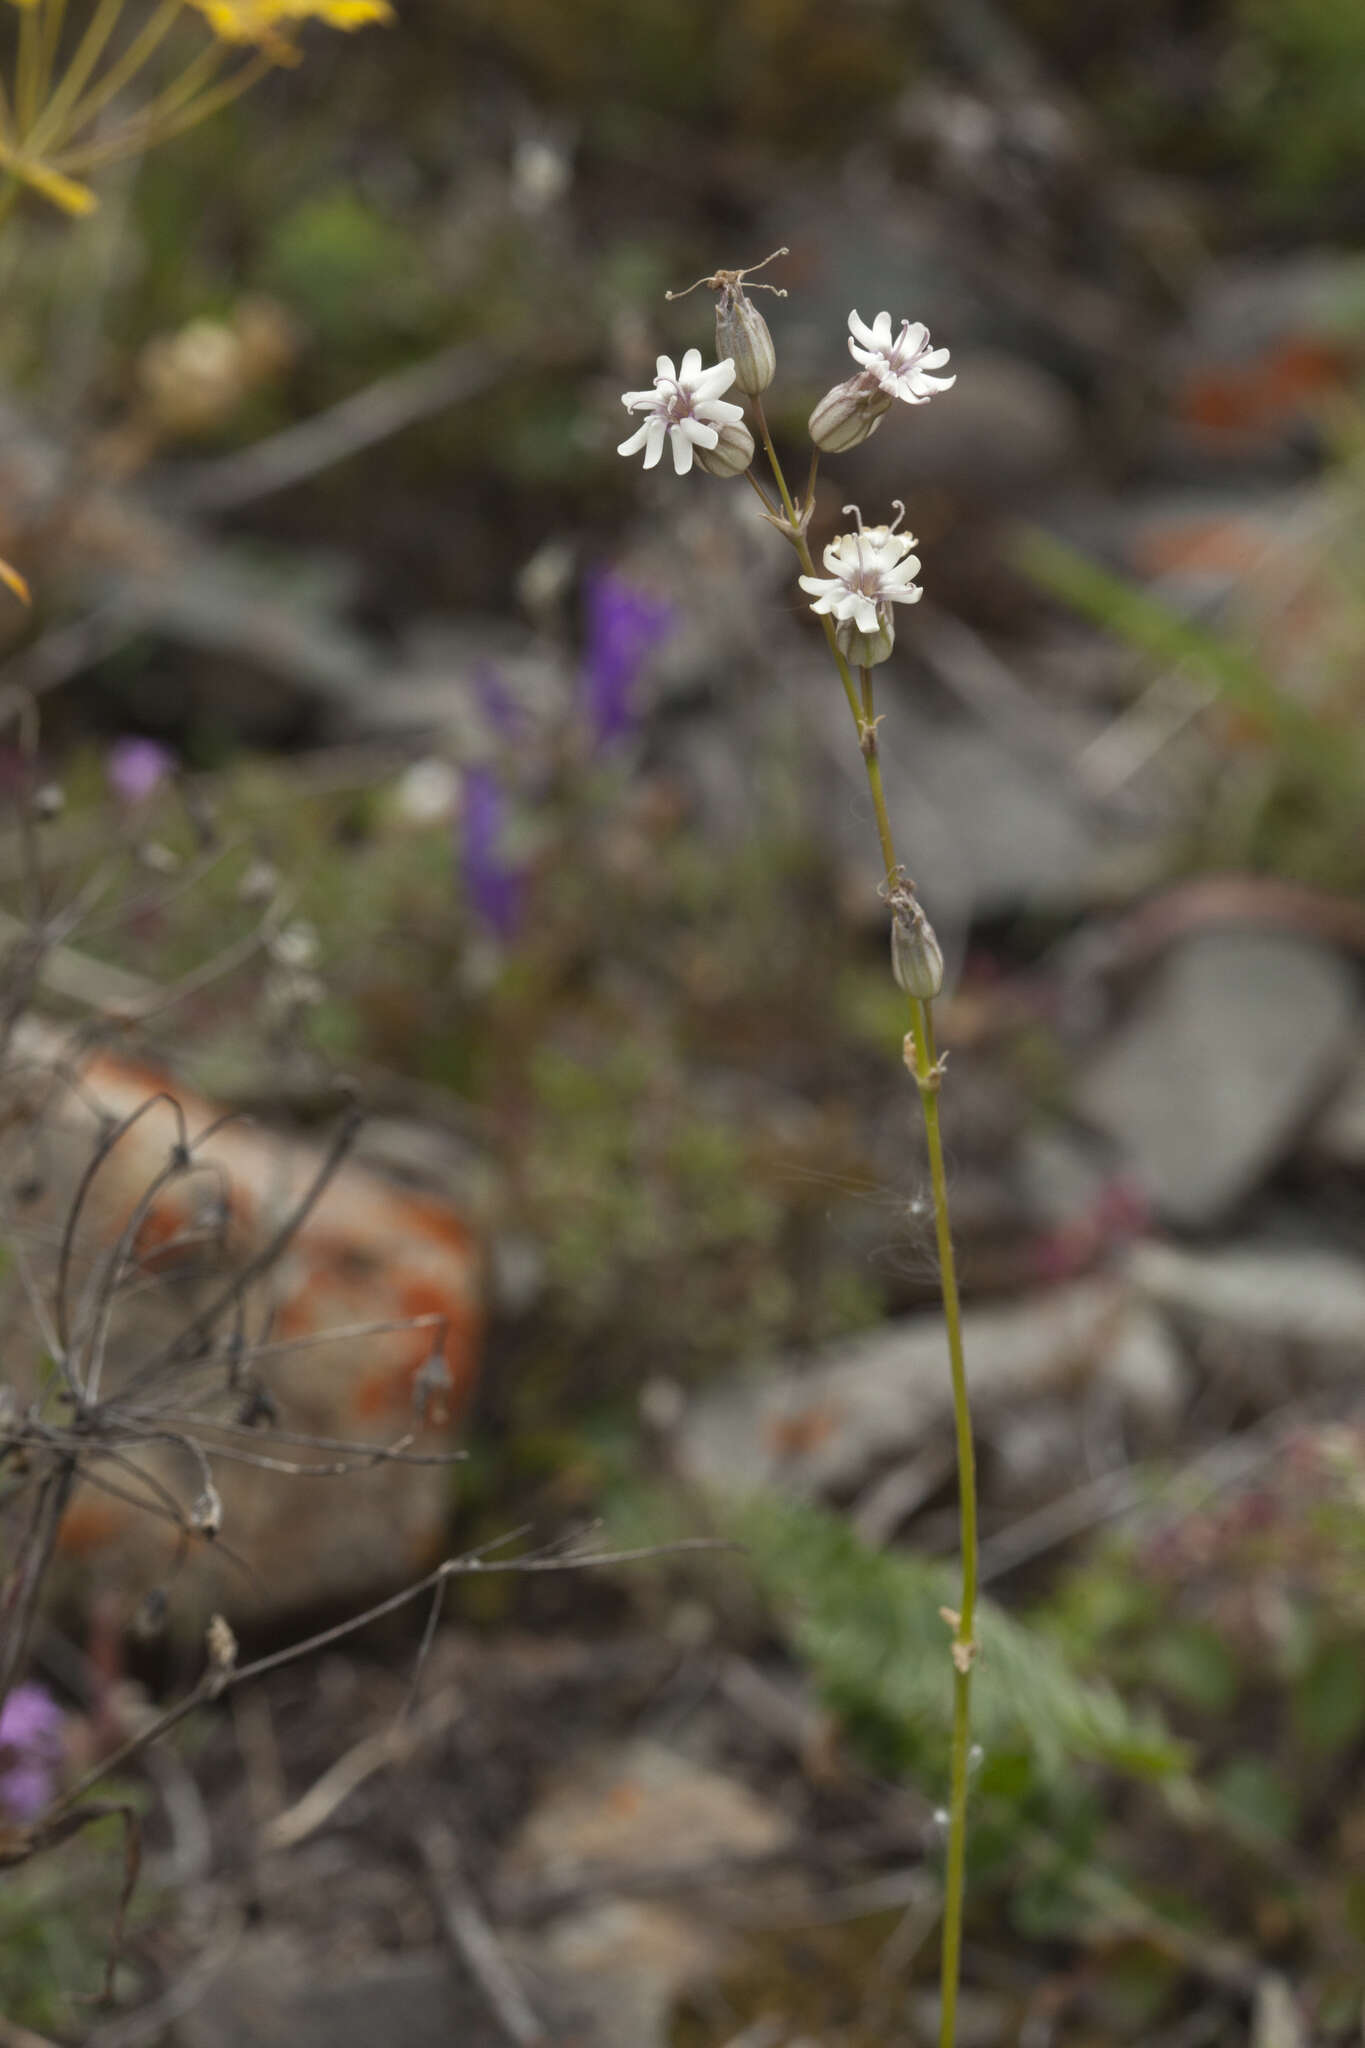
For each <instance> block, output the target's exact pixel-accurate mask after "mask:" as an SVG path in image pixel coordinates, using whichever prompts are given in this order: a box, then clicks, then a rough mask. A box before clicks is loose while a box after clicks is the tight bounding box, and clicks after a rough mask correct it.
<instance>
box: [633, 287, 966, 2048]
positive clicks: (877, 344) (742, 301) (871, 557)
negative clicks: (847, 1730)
mask: <svg viewBox="0 0 1365 2048" xmlns="http://www.w3.org/2000/svg"><path fill="white" fill-rule="evenodd" d="M778 253H779V254H785V253H786V252H785V250H783V251H779V252H778ZM766 260H768V261H771V260H772V259H771V258H768V259H766ZM755 267H757V266H755ZM745 275H746V273H745V272H744V271H743V270H718V271H716V273H715V274H714V276H711V277H707V278H703V279H700V280H699V282H700V283H702V284H705V285H706V286H708V287H709V288H710V289H711V290H712V291H714V292H716V294H717V306H716V352H717V356H718V357H719V360H718V361H717V363H716V364H715V366H714V367H713V368H712V369H709V370H705V369H703V368H702V360H701V354H700V352H699V351H698V350H697V349H695V348H693V349H689V350H688V351H687V353H686V355H685V356H684V357H683V360H682V369H681V371H679V372H675V371H674V368H673V363H672V359H671V358H670V357H668V356H660V357H659V362H658V372H659V374H658V376H657V378H656V380H655V384H654V388H653V390H652V391H628V392H626V393H625V396H624V399H623V401H622V402H623V403H624V405H625V406H626V409H627V410H628V411H630V412H642V413H644V414H645V415H646V419H645V423H644V425H643V426H641V427H640V428H638V429H637V431H636V432H635V433H634V434H632V435H631V437H630V439H629V440H627V441H624V442H622V444H621V448H620V453H621V454H622V455H633V454H635V453H636V452H637V451H638V450H639V449H640V448H644V450H645V467H646V469H652V468H653V467H654V466H655V465H656V464H657V463H658V461H659V459H660V457H661V456H662V454H663V447H664V442H665V440H671V441H672V443H673V462H674V467H675V469H676V470H677V472H678V474H679V475H680V476H685V475H687V473H688V471H689V470H690V469H691V467H692V463H693V456H694V453H695V455H696V458H697V463H698V466H699V467H700V468H703V469H710V470H711V471H712V473H714V474H717V475H721V476H738V475H743V476H744V477H745V478H746V480H747V481H748V483H749V485H750V486H751V488H752V489H753V491H754V492H755V493H756V495H757V496H758V498H759V499H760V501H761V503H762V507H763V517H764V518H765V519H766V520H767V521H768V523H769V524H770V525H771V526H773V527H775V528H776V530H777V531H778V532H779V533H780V534H781V535H782V536H783V538H784V539H785V540H786V541H788V543H789V544H790V545H791V547H792V549H793V550H794V552H795V554H796V557H797V560H798V562H799V564H800V568H801V574H800V575H799V577H798V578H797V581H798V584H799V586H800V588H801V589H802V590H803V591H804V592H805V594H806V596H807V597H809V598H810V599H811V601H812V602H811V607H810V608H811V611H812V612H813V613H814V614H815V616H816V617H817V618H818V619H819V621H820V624H821V627H822V629H823V631H824V635H825V640H826V644H827V645H828V647H829V651H830V655H831V658H832V659H833V662H834V666H835V669H836V671H837V673H838V676H839V681H840V684H841V686H842V688H843V691H844V696H845V698H846V700H847V703H848V707H849V711H850V712H851V714H852V718H853V723H854V729H855V731H856V734H857V739H858V747H859V751H860V753H861V754H862V757H863V762H864V765H865V768H866V771H867V780H868V787H869V789H870V792H871V795H872V802H873V809H874V812H875V815H876V821H877V834H878V839H879V841H880V845H881V853H882V859H883V862H884V865H885V871H886V872H885V879H884V881H883V883H882V896H883V899H884V901H885V903H886V905H887V909H888V911H889V913H890V921H891V958H892V972H893V974H894V976H895V979H896V981H897V984H898V986H899V987H900V988H901V990H902V991H903V992H904V995H905V998H906V1002H907V1005H908V1023H909V1030H908V1031H907V1032H906V1034H905V1038H904V1041H903V1046H902V1054H903V1058H904V1062H905V1065H906V1067H907V1069H908V1070H909V1072H910V1075H911V1077H912V1078H913V1080H914V1082H915V1085H916V1088H917V1090H918V1094H919V1099H920V1104H921V1108H922V1111H923V1118H924V1131H925V1140H926V1144H927V1148H928V1153H929V1169H930V1179H931V1182H932V1186H933V1196H934V1223H935V1235H936V1239H937V1249H938V1260H939V1274H940V1282H941V1288H942V1298H943V1314H944V1324H945V1329H946V1333H947V1339H948V1358H949V1366H950V1371H951V1376H952V1388H953V1409H954V1416H955V1422H956V1435H957V1463H958V1490H959V1514H960V1528H961V1550H962V1594H961V1603H960V1605H959V1606H958V1607H957V1608H955V1609H952V1610H948V1609H945V1610H944V1613H943V1618H944V1621H945V1622H946V1624H947V1626H948V1628H949V1630H950V1632H951V1641H950V1645H949V1650H950V1659H951V1668H952V1674H953V1726H952V1742H951V1786H952V1789H951V1795H950V1806H949V1813H948V1861H947V1872H946V1883H945V1893H944V1912H943V1957H942V1968H941V1989H942V2005H941V2017H940V2032H939V2041H940V2048H953V2043H954V2040H955V2038H956V2024H957V2021H956V2013H957V1992H958V1975H959V1966H960V1958H961V1944H962V1902H963V1890H964V1883H965V1873H966V1840H967V1778H968V1758H969V1752H970V1729H971V1680H972V1668H973V1665H974V1664H975V1661H976V1656H977V1643H976V1638H975V1632H974V1631H975V1618H976V1590H977V1531H976V1469H975V1452H974V1448H973V1441H972V1424H971V1411H970V1407H969V1403H968V1395H967V1376H966V1361H965V1358H964V1354H963V1346H962V1322H961V1310H960V1306H959V1300H958V1287H957V1274H956V1266H955V1262H954V1252H953V1238H952V1229H951V1224H950V1219H949V1213H948V1185H947V1175H946V1170H945V1166H944V1154H943V1137H942V1131H941V1128H940V1123H939V1106H938V1096H939V1089H940V1087H941V1085H942V1081H943V1075H944V1060H943V1059H942V1058H941V1057H940V1056H939V1054H938V1051H937V1048H936V1045H935V1039H934V1023H933V1004H934V998H935V997H936V996H937V995H938V993H939V991H940V989H941V988H942V986H943V954H942V951H941V949H940V947H939V943H938V939H937V937H936V936H935V933H934V930H933V927H932V925H931V924H930V923H929V920H928V918H927V917H926V915H925V913H924V910H923V907H922V905H921V904H920V903H919V900H918V898H917V896H916V894H915V888H914V884H913V883H912V882H911V881H910V879H909V878H908V876H907V875H906V873H905V870H904V869H903V868H902V867H901V866H900V864H899V862H898V861H897V858H896V851H895V843H894V839H893V836H892V829H891V819H890V815H889V812H888V810H887V804H886V796H885V791H884V789H883V785H882V771H881V761H880V755H879V741H878V727H879V725H880V723H881V720H880V718H879V716H878V714H877V711H876V705H875V697H874V690H873V681H872V671H873V669H874V668H876V667H877V666H878V665H879V664H880V663H882V662H884V661H886V660H887V659H888V658H889V656H890V654H891V652H892V650H893V648H894V645H895V613H894V607H895V606H896V605H898V604H915V603H917V602H918V600H919V598H920V596H921V590H920V586H919V585H918V583H916V581H915V580H914V579H915V577H916V576H917V575H918V573H919V567H920V564H919V559H918V557H917V556H916V555H915V554H913V553H912V550H913V548H914V547H915V545H916V542H915V539H914V536H913V534H910V533H902V532H899V531H898V530H897V529H898V528H899V527H900V524H901V521H902V519H903V518H904V506H903V505H901V504H900V503H899V502H897V506H896V518H895V519H894V521H892V522H890V523H889V524H885V525H878V526H865V525H864V524H863V518H862V514H861V512H859V511H858V510H857V508H856V507H853V506H845V508H844V510H845V513H851V514H852V516H853V518H854V520H855V522H856V523H855V527H854V530H853V531H852V532H848V533H841V534H839V535H837V536H836V537H835V538H834V539H833V540H831V541H830V542H829V543H828V545H827V546H826V547H825V550H824V568H825V570H826V572H827V573H826V574H825V575H824V576H820V575H818V574H817V573H816V568H815V563H814V561H813V559H812V557H811V551H810V546H809V543H808V540H807V532H808V529H809V527H810V525H811V522H812V519H813V518H814V516H815V511H816V483H817V478H818V472H819V465H820V458H821V455H822V454H825V453H828V454H839V453H842V452H843V451H845V450H846V449H849V448H855V447H857V446H858V444H859V442H861V441H865V440H866V439H867V437H868V435H869V434H871V433H873V432H875V430H876V429H877V427H878V426H879V425H880V423H881V421H882V420H883V419H884V418H885V417H886V415H887V414H888V413H889V412H890V411H891V408H892V406H893V405H895V404H896V403H897V402H899V403H901V404H904V405H924V404H926V403H927V402H928V401H929V399H931V398H933V397H935V396H936V395H938V394H939V393H941V392H944V391H947V390H949V389H950V388H951V386H952V385H953V384H954V383H955V381H956V379H955V378H954V377H943V376H939V375H938V374H936V373H937V372H939V371H941V370H942V369H943V367H944V365H945V364H946V363H947V361H948V351H947V349H943V348H939V349H936V348H933V347H932V346H931V345H930V340H929V330H928V328H927V327H925V326H924V325H923V324H922V323H921V322H919V321H911V320H904V321H902V323H901V326H900V330H899V332H898V333H897V332H896V331H895V330H894V329H893V327H892V321H891V315H890V314H889V313H887V312H881V313H878V315H877V317H876V319H875V320H874V321H873V322H872V324H871V325H870V326H869V325H868V323H867V322H866V321H865V320H863V319H862V318H861V316H860V315H859V314H858V313H857V312H856V311H854V312H852V313H850V314H849V319H848V325H849V342H848V346H849V351H850V353H851V355H852V357H853V359H854V361H855V362H856V363H857V364H858V365H859V368H858V371H857V374H856V375H855V376H853V377H849V378H846V379H845V380H844V381H843V382H842V383H840V384H836V385H835V386H834V387H833V388H832V389H831V390H829V391H828V392H826V394H825V396H824V397H823V398H822V399H821V400H820V402H819V404H818V405H817V406H816V407H815V409H814V411H813V412H812V413H811V415H810V435H811V440H812V441H813V443H814V451H813V457H812V461H811V467H810V480H809V482H808V484H807V486H806V492H805V497H804V500H803V501H802V503H801V504H800V506H799V507H798V505H797V503H796V500H795V498H794V497H793V495H792V492H791V489H790V487H789V485H788V482H787V477H786V473H785V471H784V469H783V466H782V463H781V461H780V459H779V457H778V453H777V449H776V447H775V446H774V443H773V438H772V435H771V433H770V432H769V428H768V421H767V418H766V415H765V413H764V409H763V393H764V392H765V391H766V390H767V388H768V386H769V384H770V383H771V382H772V379H773V376H774V375H775V373H776V360H777V359H776V350H775V348H774V346H773V341H772V336H771V334H770V332H769V330H768V326H767V323H766V321H765V320H764V319H763V317H762V315H761V314H760V313H759V312H758V310H757V308H756V307H755V306H754V305H753V303H752V301H751V300H750V299H749V298H748V297H747V295H746V293H745V290H744V278H745ZM688 289H689V290H693V289H695V287H693V286H689V288H688ZM668 296H669V297H670V298H671V297H673V296H674V294H672V293H670V294H669V295H668ZM736 383H737V384H738V388H739V390H740V391H741V392H743V393H744V395H745V396H746V397H747V399H748V401H749V404H750V406H751V408H752V420H751V425H746V424H745V422H744V417H743V412H742V409H741V408H740V407H739V406H737V405H732V404H728V403H726V402H725V400H724V399H723V398H722V397H721V394H722V393H723V392H726V391H728V390H729V389H730V388H731V386H732V385H735V384H736ZM727 437H728V444H727ZM760 442H761V444H762V447H763V451H764V454H765V456H766V458H767V461H768V465H769V468H770V470H771V473H772V479H773V483H774V484H775V486H776V489H777V499H776V501H774V499H773V498H772V497H771V496H770V495H769V493H768V491H767V490H766V489H765V488H764V486H763V484H762V483H761V482H760V481H759V479H758V478H757V477H756V476H755V474H754V470H753V458H754V451H755V447H756V445H757V444H758V443H760Z"/></svg>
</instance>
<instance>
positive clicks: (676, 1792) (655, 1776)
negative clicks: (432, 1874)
mask: <svg viewBox="0 0 1365 2048" xmlns="http://www.w3.org/2000/svg"><path fill="white" fill-rule="evenodd" d="M793 1834H794V1830H793V1827H792V1824H791V1822H790V1821H789V1820H788V1819H787V1817H786V1816H785V1815H784V1814H783V1813H781V1812H780V1811H779V1810H778V1809H777V1808H776V1807H774V1806H772V1805H770V1804H768V1803H767V1802H766V1801H764V1800H761V1799H760V1798H759V1797H758V1795H757V1794H756V1793H754V1792H752V1791H750V1789H749V1788H748V1786H747V1785H744V1784H742V1783H740V1781H739V1780H738V1779H735V1778H731V1777H728V1776H725V1775H724V1774H723V1773H721V1772H720V1771H716V1770H712V1769H710V1768H708V1767H707V1766H706V1765H704V1764H701V1763H698V1762H696V1761H694V1760H693V1759H692V1758H690V1757H686V1756H684V1755H682V1754H681V1752H679V1751H678V1750H675V1749H672V1748H669V1747H667V1746H665V1745H664V1744H663V1743H660V1742H654V1741H651V1740H649V1739H648V1738H640V1739H637V1740H635V1741H632V1742H630V1743H627V1744H626V1745H624V1746H623V1747H621V1748H616V1749H603V1750H599V1751H596V1752H593V1753H590V1754H588V1755H585V1756H582V1757H580V1758H578V1759H576V1760H575V1761H574V1762H573V1763H572V1764H571V1765H569V1766H568V1767H567V1768H566V1769H565V1771H564V1772H563V1773H562V1775H561V1776H560V1777H559V1778H558V1779H556V1780H555V1781H554V1782H553V1783H552V1784H551V1785H550V1786H549V1787H548V1788H547V1790H546V1791H545V1793H544V1795H543V1796H542V1798H541V1800H540V1801H539V1803H538V1804H537V1805H536V1806H535V1807H534V1808H533V1809H532V1811H531V1813H530V1814H529V1815H528V1816H527V1819H526V1821H525V1823H524V1824H523V1826H522V1828H521V1830H520V1832H519V1834H518V1835H517V1837H516V1839H515V1841H513V1842H512V1843H511V1844H510V1845H509V1847H508V1850H507V1852H506V1854H505V1855H504V1856H503V1858H502V1860H501V1863H500V1866H499V1874H498V1881H497V1890H498V1892H499V1894H500V1895H501V1896H502V1897H503V1899H504V1900H507V1899H511V1900H513V1901H515V1900H517V1899H519V1898H521V1899H524V1898H525V1896H526V1895H527V1894H528V1893H529V1894H530V1895H532V1896H534V1895H535V1894H536V1893H537V1892H538V1891H541V1890H542V1889H548V1890H549V1891H550V1892H552V1893H553V1892H555V1891H557V1890H558V1889H559V1888H560V1887H563V1888H564V1889H565V1890H566V1891H568V1892H570V1893H572V1892H574V1891H576V1890H578V1889H580V1888H581V1889H583V1890H585V1891H586V1892H587V1893H588V1895H589V1896H588V1898H587V1900H586V1902H575V1903H574V1904H572V1905H571V1906H569V1907H568V1908H567V1909H566V1910H564V1911H561V1912H559V1913H557V1914H556V1915H555V1916H554V1918H553V1919H551V1920H550V1921H549V1923H548V1924H547V1925H546V1926H545V1927H544V1928H543V1929H539V1930H538V1931H537V1933H536V1934H535V1936H534V1937H531V1936H521V1937H518V1938H517V1939H516V1941H515V1942H514V1943H513V1944H512V1946H511V1953H512V1954H513V1955H514V1957H516V1958H517V1959H518V1960H519V1961H520V1962H521V1964H522V1965H523V1967H524V1968H525V1969H527V1970H528V1971H530V1972H534V1975H535V1979H536V1981H537V1982H538V1984H539V1985H540V1987H541V1993H542V1999H543V2001H544V2002H545V2003H546V2005H547V2006H548V2007H552V2008H553V2010H554V2011H556V2012H557V2013H560V2014H563V2015H564V2016H565V2017H566V2019H568V2021H569V2022H570V2024H571V2025H573V2026H574V2027H576V2028H578V2029H579V2030H580V2031H578V2032H576V2033H575V2034H574V2036H573V2038H574V2039H576V2040H582V2041H583V2042H584V2043H585V2044H586V2043H587V2042H591V2043H592V2048H666V2043H667V2041H668V2039H669V2018H670V2014H671V2012H672V2008H673V2005H674V2002H675V2000H676V1999H677V1997H678V1995H679V1993H680V1992H681V1991H682V1990H683V1989H684V1987H685V1986H686V1985H688V1984H689V1983H693V1982H696V1981H697V1980H699V1979H701V1978H705V1977H708V1976H712V1975H714V1974H715V1973H716V1971H718V1970H719V1969H720V1968H721V1967H722V1966H723V1965H724V1963H725V1962H726V1960H727V1959H728V1954H729V1941H728V1937H727V1935H726V1932H725V1929H724V1926H723V1916H719V1915H713V1914H712V1913H711V1912H710V1910H709V1909H708V1904H707V1899H706V1894H705V1892H704V1891H703V1890H701V1889H699V1888H698V1885H697V1881H696V1880H697V1873H698V1872H699V1871H709V1872H711V1873H712V1875H713V1876H714V1877H715V1879H716V1880H717V1881H718V1879H719V1875H720V1873H721V1872H722V1871H723V1868H724V1866H725V1864H726V1863H727V1862H728V1861H730V1860H732V1859H734V1860H736V1861H738V1862H740V1863H743V1862H744V1861H746V1860H748V1859H752V1858H755V1857H757V1858H759V1859H763V1858H766V1857H768V1856H770V1855H772V1854H774V1853H775V1852H777V1851H779V1850H781V1849H782V1848H783V1847H785V1846H786V1844H788V1843H789V1842H790V1841H791V1840H792V1838H793ZM674 1871H676V1872H677V1873H678V1876H679V1880H680V1895H679V1899H678V1900H677V1902H673V1901H664V1900H663V1899H658V1900H655V1899H650V1898H643V1899H637V1898H632V1897H630V1896H628V1894H629V1893H630V1891H631V1890H632V1888H633V1880H634V1879H636V1878H639V1879H641V1880H643V1879H646V1878H647V1879H648V1880H649V1883H650V1887H651V1889H654V1888H655V1887H656V1886H657V1885H658V1884H659V1883H660V1881H661V1880H666V1878H667V1877H668V1875H669V1874H670V1873H671V1872H674ZM594 1891H598V1892H599V1895H598V1896H596V1897H594V1896H592V1894H593V1893H594Z"/></svg>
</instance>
